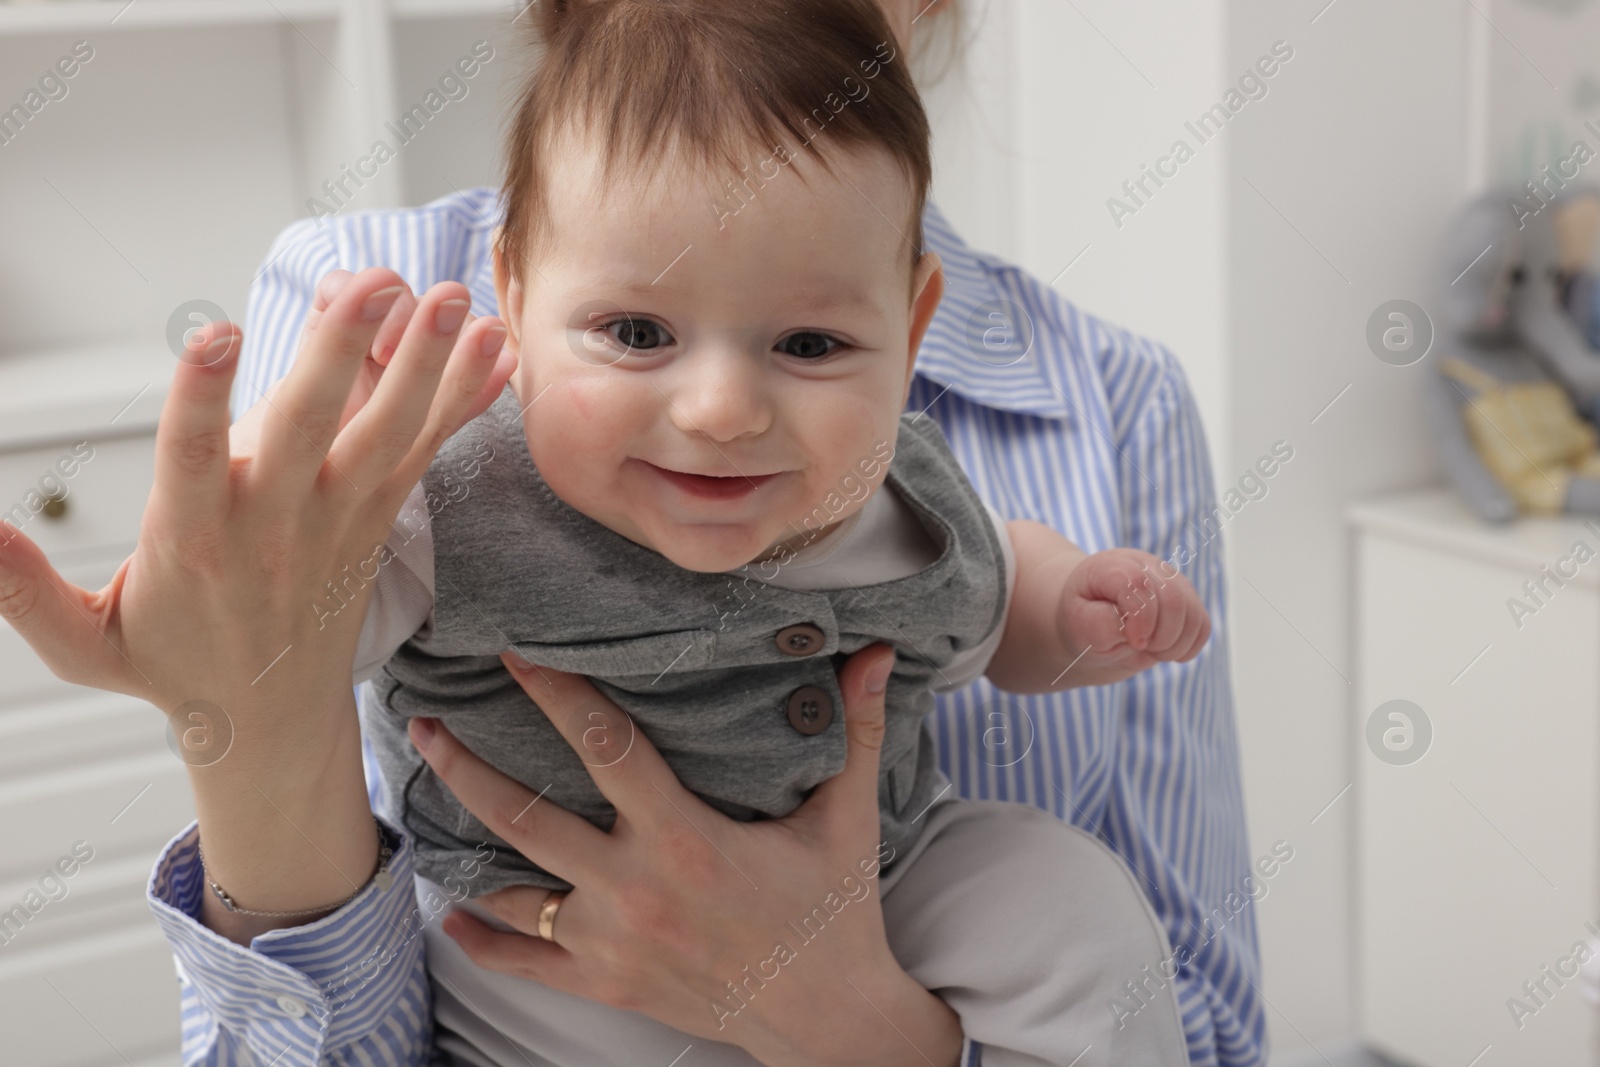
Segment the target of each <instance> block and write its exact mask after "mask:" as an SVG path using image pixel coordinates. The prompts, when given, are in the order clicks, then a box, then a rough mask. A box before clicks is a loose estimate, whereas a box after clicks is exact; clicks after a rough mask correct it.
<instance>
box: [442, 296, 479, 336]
mask: <svg viewBox="0 0 1600 1067" xmlns="http://www.w3.org/2000/svg"><path fill="white" fill-rule="evenodd" d="M471 306H472V302H471V301H470V300H446V301H445V302H444V303H442V304H440V305H439V310H437V311H435V312H434V313H433V326H434V329H436V330H438V331H439V332H440V333H455V332H456V331H457V330H458V329H460V328H461V323H462V321H463V320H465V319H466V317H467V309H468V308H470V307H471Z"/></svg>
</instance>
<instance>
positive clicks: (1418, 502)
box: [1345, 487, 1600, 586]
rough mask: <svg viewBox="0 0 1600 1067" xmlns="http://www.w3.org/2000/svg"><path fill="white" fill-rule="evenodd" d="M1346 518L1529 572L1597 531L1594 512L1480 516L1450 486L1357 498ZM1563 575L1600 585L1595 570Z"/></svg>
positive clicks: (1591, 538)
mask: <svg viewBox="0 0 1600 1067" xmlns="http://www.w3.org/2000/svg"><path fill="white" fill-rule="evenodd" d="M1345 518H1346V520H1347V521H1348V522H1350V523H1351V524H1352V525H1353V526H1355V527H1356V528H1357V529H1358V530H1364V531H1367V532H1376V533H1383V534H1387V535H1389V536H1391V537H1398V538H1402V539H1404V540H1407V541H1410V542H1412V543H1413V544H1418V545H1422V546H1424V547H1430V548H1445V549H1448V550H1450V551H1453V552H1455V553H1457V554H1460V555H1465V556H1471V557H1474V558H1476V559H1479V560H1482V561H1483V562H1485V563H1492V564H1498V565H1501V566H1506V567H1513V568H1521V569H1525V570H1527V571H1528V572H1529V573H1532V572H1535V571H1537V570H1538V569H1539V567H1540V565H1541V564H1546V563H1554V562H1555V561H1556V560H1557V559H1559V558H1560V557H1562V556H1565V555H1566V554H1567V553H1568V552H1569V551H1570V550H1571V549H1572V545H1573V542H1574V541H1577V540H1585V541H1589V542H1590V543H1591V544H1592V543H1594V542H1595V541H1596V538H1597V537H1600V516H1597V515H1558V516H1553V517H1548V518H1546V517H1529V516H1524V517H1522V518H1518V519H1515V520H1513V521H1511V522H1508V523H1505V524H1504V525H1495V524H1493V523H1488V522H1484V521H1483V520H1482V519H1480V518H1478V516H1477V515H1476V514H1474V513H1473V512H1472V511H1471V510H1470V509H1469V508H1468V507H1467V505H1466V502H1465V501H1463V500H1462V499H1461V496H1460V494H1458V493H1457V492H1456V491H1455V490H1454V489H1451V488H1449V487H1444V488H1435V489H1418V490H1410V491H1407V492H1403V493H1394V494H1391V495H1388V496H1383V497H1377V498H1373V499H1369V500H1363V501H1359V502H1357V503H1354V504H1351V505H1349V506H1347V507H1346V508H1345ZM1591 523H1593V525H1590V524H1591ZM1568 581H1575V582H1576V583H1577V584H1579V585H1583V586H1600V573H1596V572H1595V571H1593V570H1592V569H1582V570H1580V571H1579V572H1578V575H1577V577H1576V578H1571V579H1568Z"/></svg>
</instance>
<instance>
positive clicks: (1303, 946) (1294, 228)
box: [1224, 0, 1479, 1055]
mask: <svg viewBox="0 0 1600 1067" xmlns="http://www.w3.org/2000/svg"><path fill="white" fill-rule="evenodd" d="M1326 3H1327V0H1310V2H1306V3H1295V4H1293V5H1285V4H1283V3H1281V2H1274V0H1233V3H1232V4H1231V12H1230V20H1229V32H1228V54H1229V60H1228V68H1229V70H1230V71H1234V70H1243V69H1244V67H1245V65H1246V64H1247V63H1249V62H1250V61H1252V60H1253V59H1254V58H1255V57H1256V56H1257V55H1258V54H1259V53H1260V52H1261V51H1263V50H1264V49H1265V48H1266V47H1267V46H1268V45H1269V44H1270V43H1271V42H1272V41H1273V40H1276V39H1278V38H1283V39H1286V40H1288V41H1289V42H1291V43H1292V44H1293V46H1294V48H1295V58H1294V60H1293V61H1292V62H1291V63H1290V64H1289V66H1288V68H1287V69H1285V70H1284V71H1283V72H1282V74H1280V75H1279V77H1278V78H1277V79H1276V81H1277V82H1278V84H1277V85H1276V86H1275V87H1274V91H1273V95H1272V96H1270V97H1268V98H1267V99H1266V100H1264V101H1262V102H1261V104H1260V105H1256V104H1252V105H1251V108H1257V107H1258V106H1259V110H1258V111H1256V113H1255V114H1249V113H1248V110H1247V112H1246V113H1245V114H1244V115H1243V116H1242V117H1247V118H1249V119H1250V120H1251V121H1250V122H1249V123H1248V124H1240V125H1239V126H1238V128H1237V129H1236V130H1233V131H1231V132H1233V133H1237V134H1238V135H1239V136H1238V137H1237V138H1236V139H1235V140H1234V141H1233V142H1232V144H1231V146H1230V147H1231V150H1232V152H1233V157H1232V163H1233V176H1232V180H1231V181H1230V183H1229V187H1228V215H1229V234H1230V256H1229V261H1228V270H1229V273H1230V275H1231V276H1232V278H1233V294H1232V301H1231V304H1230V311H1231V313H1230V326H1231V336H1232V348H1231V353H1230V361H1229V362H1230V373H1229V378H1230V383H1231V388H1230V410H1231V415H1232V421H1231V425H1230V426H1229V427H1228V438H1229V445H1228V449H1229V452H1230V454H1231V455H1232V456H1233V458H1234V464H1235V466H1237V467H1239V468H1241V469H1242V467H1243V465H1244V464H1245V463H1247V462H1249V461H1250V460H1251V459H1253V458H1254V457H1255V456H1257V455H1259V454H1261V453H1262V452H1264V451H1265V450H1266V449H1267V448H1268V447H1269V446H1270V444H1271V443H1272V442H1273V441H1274V440H1277V439H1280V438H1282V439H1285V440H1287V441H1289V442H1290V443H1291V444H1292V445H1293V446H1294V448H1295V458H1294V460H1293V461H1292V462H1291V463H1290V464H1289V465H1288V466H1287V467H1286V468H1285V469H1284V470H1282V471H1281V472H1280V473H1279V474H1278V476H1277V477H1276V478H1275V479H1274V480H1273V482H1272V492H1271V495H1269V496H1268V497H1267V498H1266V499H1265V500H1262V501H1260V502H1258V503H1255V504H1252V505H1251V506H1250V507H1249V508H1248V509H1247V510H1246V511H1244V512H1243V513H1241V514H1240V516H1239V517H1238V518H1237V519H1236V520H1235V522H1234V524H1233V525H1231V526H1230V527H1229V532H1228V538H1229V549H1230V553H1231V561H1230V563H1231V569H1232V574H1231V584H1232V590H1233V592H1232V596H1233V623H1232V624H1233V641H1234V652H1235V661H1234V680H1235V689H1236V695H1237V698H1238V716H1239V725H1240V734H1241V738H1242V744H1243V748H1244V756H1245V796H1246V801H1247V805H1248V809H1249V812H1250V833H1251V839H1252V841H1253V842H1256V843H1261V842H1268V841H1272V840H1275V839H1277V838H1284V839H1287V840H1288V841H1290V842H1292V843H1293V844H1294V845H1295V848H1296V858H1295V860H1294V862H1293V864H1292V866H1290V867H1289V868H1288V869H1286V871H1285V873H1284V875H1283V876H1282V877H1281V878H1280V879H1279V880H1278V884H1277V885H1276V886H1275V887H1274V890H1273V892H1272V894H1271V895H1270V896H1269V897H1268V898H1267V899H1266V900H1265V901H1264V902H1263V904H1262V906H1261V908H1260V913H1259V915H1258V919H1259V923H1260V928H1261V932H1262V937H1263V942H1264V945H1265V959H1266V986H1265V987H1264V988H1265V991H1266V995H1267V997H1268V1000H1269V1003H1270V1004H1271V1006H1272V1011H1271V1019H1270V1022H1271V1025H1272V1029H1273V1034H1274V1040H1275V1044H1276V1047H1277V1049H1278V1051H1279V1052H1280V1053H1281V1054H1285V1055H1287V1054H1292V1053H1293V1052H1294V1051H1295V1050H1297V1049H1303V1048H1304V1046H1305V1044H1306V1043H1307V1042H1308V1041H1309V1042H1310V1043H1312V1044H1318V1045H1321V1044H1329V1043H1332V1042H1333V1041H1334V1040H1335V1039H1337V1038H1339V1037H1341V1036H1344V1035H1346V1034H1347V1033H1348V1032H1349V1031H1350V1030H1351V1028H1352V1027H1353V1026H1354V1020H1353V1019H1352V1018H1351V1005H1350V999H1349V996H1348V990H1349V982H1350V976H1351V969H1352V959H1351V952H1350V947H1351V940H1352V927H1351V901H1350V893H1349V886H1350V877H1351V866H1350V865H1351V842H1350V837H1349V834H1350V821H1349V817H1350V815H1351V812H1352V807H1351V805H1350V804H1349V803H1348V801H1349V794H1346V795H1345V797H1344V799H1343V800H1342V801H1340V802H1339V803H1337V804H1335V805H1334V806H1333V807H1332V808H1330V809H1329V810H1328V811H1327V813H1326V814H1324V815H1322V816H1321V817H1320V818H1318V820H1317V822H1316V823H1315V824H1313V823H1312V822H1311V820H1312V819H1313V818H1317V816H1318V813H1319V812H1321V811H1322V809H1323V808H1324V807H1325V806H1326V805H1327V804H1328V803H1329V802H1330V801H1331V800H1333V798H1334V797H1335V796H1336V795H1337V794H1338V793H1339V792H1340V790H1342V789H1343V788H1344V787H1345V786H1346V785H1347V784H1348V783H1349V782H1350V781H1351V777H1352V775H1351V762H1350V761H1351V758H1352V753H1351V738H1352V737H1353V736H1354V731H1353V729H1352V727H1351V725H1350V724H1351V721H1352V715H1353V709H1352V708H1351V704H1350V701H1351V689H1350V686H1349V685H1347V684H1346V680H1347V679H1353V674H1352V665H1351V662H1350V652H1351V641H1350V638H1349V627H1350V607H1351V604H1350V588H1351V571H1350V558H1349V553H1348V550H1347V538H1346V535H1345V532H1344V526H1343V523H1342V521H1341V517H1340V512H1341V509H1342V507H1343V505H1344V504H1345V503H1346V502H1348V501H1350V500H1352V499H1355V498H1359V497H1363V496H1369V495H1373V494H1375V493H1378V492H1381V491H1385V490H1389V489H1396V488H1401V487H1408V486H1416V485H1422V484H1426V483H1433V482H1436V481H1439V480H1441V478H1442V475H1441V474H1440V472H1439V469H1438V467H1437V464H1436V461H1435V458H1434V453H1433V448H1432V442H1431V439H1430V436H1429V434H1428V432H1427V428H1426V426H1425V425H1424V422H1423V418H1422V411H1421V403H1420V385H1421V383H1422V381H1423V375H1424V374H1426V373H1428V372H1429V371H1428V367H1427V364H1426V363H1419V364H1416V365H1414V366H1411V367H1406V368H1395V367H1391V366H1388V365H1386V364H1383V363H1381V362H1379V361H1378V360H1377V359H1376V358H1375V357H1374V356H1373V354H1372V353H1371V352H1370V351H1369V350H1368V349H1367V347H1366V343H1365V340H1364V331H1365V325H1366V321H1367V318H1368V316H1369V315H1370V314H1371V312H1372V310H1373V309H1374V308H1375V307H1376V306H1377V305H1379V304H1380V303H1383V302H1384V301H1386V300H1390V299H1393V298H1409V299H1412V300H1416V301H1418V302H1419V303H1424V304H1425V303H1426V302H1427V301H1428V300H1429V295H1430V293H1431V291H1432V285H1433V282H1434V272H1435V269H1434V259H1435V249H1436V248H1437V247H1438V245H1439V242H1440V239H1441V236H1442V234H1443V232H1444V226H1445V225H1446V222H1447V220H1448V218H1449V216H1450V214H1451V213H1452V212H1454V211H1455V210H1456V209H1457V207H1458V206H1459V204H1460V202H1461V199H1462V197H1463V195H1464V188H1465V182H1466V178H1467V173H1468V161H1467V158H1466V151H1467V149H1466V143H1465V133H1466V125H1465V107H1466V101H1467V96H1468V94H1467V91H1466V90H1467V74H1466V70H1465V67H1464V63H1465V56H1466V54H1467V40H1466V34H1467V32H1468V20H1469V19H1476V18H1478V17H1479V16H1478V15H1476V14H1475V13H1473V12H1472V10H1471V9H1470V7H1469V6H1468V5H1467V4H1466V3H1464V2H1462V0H1412V2H1408V3H1405V4H1377V3H1370V2H1364V0H1336V2H1335V3H1334V4H1333V5H1332V6H1331V7H1328V8H1327V9H1326V10H1325V11H1322V13H1321V14H1320V17H1319V15H1318V13H1319V11H1321V10H1322V9H1323V6H1324V4H1326ZM1313 18H1315V19H1316V21H1315V23H1313V22H1312V20H1313ZM1347 385H1348V386H1349V390H1348V392H1345V393H1344V395H1343V396H1342V398H1341V399H1339V400H1338V402H1337V403H1336V404H1334V406H1333V407H1332V408H1329V409H1328V410H1327V411H1326V412H1325V413H1322V412H1323V409H1324V407H1325V405H1327V404H1328V403H1329V402H1330V401H1332V400H1333V399H1334V397H1335V396H1338V395H1339V394H1340V392H1341V391H1342V390H1344V389H1345V387H1346V386H1347ZM1319 413H1321V414H1320V417H1319ZM1313 419H1315V420H1316V421H1315V423H1314V424H1313V421H1312V420H1313ZM1224 477H1226V473H1225V472H1224Z"/></svg>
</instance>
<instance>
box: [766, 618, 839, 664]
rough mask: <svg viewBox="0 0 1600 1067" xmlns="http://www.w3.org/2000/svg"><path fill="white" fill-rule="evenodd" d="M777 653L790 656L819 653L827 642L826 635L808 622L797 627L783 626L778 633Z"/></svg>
mask: <svg viewBox="0 0 1600 1067" xmlns="http://www.w3.org/2000/svg"><path fill="white" fill-rule="evenodd" d="M777 640H778V651H779V652H782V653H784V654H785V655H790V656H809V655H811V653H813V652H820V651H821V650H822V646H823V645H824V644H825V643H826V642H827V640H828V639H827V637H826V635H824V634H823V632H822V631H821V630H819V629H817V628H816V627H815V626H812V625H811V624H810V623H809V622H803V623H801V624H800V625H798V626H785V627H784V628H783V629H781V630H779V631H778V638H777Z"/></svg>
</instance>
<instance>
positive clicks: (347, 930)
mask: <svg viewBox="0 0 1600 1067" xmlns="http://www.w3.org/2000/svg"><path fill="white" fill-rule="evenodd" d="M378 825H379V828H380V830H381V832H382V833H383V836H384V838H385V841H386V843H387V844H388V845H389V847H390V849H392V850H393V855H392V856H391V858H390V861H389V872H388V873H389V877H388V878H387V879H385V880H382V881H383V884H382V885H380V884H379V882H380V880H379V879H373V880H372V881H369V882H368V883H367V884H366V885H365V886H363V887H362V889H361V892H360V893H358V894H357V895H356V896H355V898H354V899H352V900H350V901H348V902H346V903H345V904H344V905H343V906H341V907H340V908H339V909H338V910H336V911H334V912H332V913H330V914H328V915H325V916H323V917H322V918H320V919H318V920H317V921H316V922H313V923H309V924H307V925H305V926H294V927H285V928H281V929H277V930H272V931H269V932H267V933H265V934H262V935H260V936H258V937H256V938H254V939H253V940H252V941H251V942H250V946H249V947H248V948H246V947H244V946H243V945H238V944H235V943H234V942H232V941H229V940H228V939H227V938H225V937H223V936H222V935H220V934H218V933H217V932H216V931H214V930H211V929H209V928H208V927H206V926H204V925H202V924H201V923H200V921H199V915H200V902H201V899H202V894H203V893H204V892H206V891H207V890H206V883H205V876H204V873H203V871H202V868H201V865H200V858H199V854H198V846H199V825H198V823H190V824H189V825H188V827H186V828H185V829H184V830H183V832H182V833H180V834H179V835H178V836H177V837H175V838H173V839H172V841H170V842H169V843H168V844H167V847H166V848H165V849H163V850H162V853H161V855H160V856H159V857H158V858H157V860H156V865H155V869H154V870H153V871H152V872H151V875H150V884H149V887H148V890H147V892H146V898H147V900H148V903H149V905H150V910H151V911H152V912H153V913H154V914H155V918H156V922H157V924H158V925H159V926H160V927H161V930H162V933H163V934H164V935H165V936H166V939H167V942H168V944H169V945H171V947H172V952H173V956H174V958H175V963H176V965H177V969H178V976H179V978H180V980H181V981H183V982H184V983H186V984H187V985H189V986H190V987H191V988H190V990H189V992H192V993H193V995H194V996H195V997H196V998H197V999H198V1001H199V1003H200V1006H201V1007H202V1008H203V1009H204V1015H205V1016H209V1018H206V1017H204V1016H202V1017H201V1018H186V1019H185V1020H184V1031H185V1033H184V1044H185V1051H186V1053H187V1052H188V1051H189V1048H190V1046H191V1045H194V1044H213V1043H216V1042H217V1041H218V1040H219V1035H217V1034H216V1030H217V1028H219V1027H220V1028H222V1029H225V1030H227V1031H229V1034H230V1035H231V1036H232V1038H234V1039H235V1040H237V1041H239V1042H242V1043H244V1044H246V1045H248V1046H249V1047H250V1048H251V1050H252V1051H253V1052H254V1053H255V1056H256V1058H257V1060H258V1061H259V1062H261V1063H273V1064H275V1065H276V1067H291V1065H302V1064H303V1065H304V1067H317V1065H318V1064H322V1063H327V1062H340V1061H343V1059H344V1057H343V1056H339V1055H336V1053H337V1051H338V1050H340V1049H342V1048H343V1047H344V1046H346V1045H349V1044H351V1043H352V1042H356V1041H358V1040H361V1039H367V1038H370V1037H371V1036H372V1034H373V1031H374V1030H381V1031H383V1032H384V1035H385V1040H384V1042H383V1043H384V1044H385V1045H386V1046H388V1049H389V1051H391V1052H394V1051H401V1049H403V1051H404V1053H405V1055H404V1060H405V1062H411V1063H424V1062H426V1060H427V1049H428V1047H429V1044H430V1043H431V1041H432V1005H431V1003H430V999H431V997H430V993H429V989H428V984H427V977H426V968H425V964H424V957H423V942H422V938H421V937H420V936H419V935H420V934H421V932H422V923H423V922H424V921H425V920H424V918H423V916H422V915H421V913H420V912H419V911H418V909H417V901H416V888H415V883H414V881H413V877H412V860H413V856H412V849H411V842H410V839H409V838H407V837H406V836H405V835H404V834H401V833H399V832H398V831H397V830H395V829H394V828H393V827H391V826H390V825H389V824H388V823H386V822H384V821H383V820H382V819H379V820H378ZM430 917H431V916H430ZM187 1014H188V1013H186V1015H187ZM228 1043H231V1042H228ZM397 1046H399V1048H397ZM357 1059H358V1060H359V1059H360V1057H359V1056H357Z"/></svg>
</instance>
